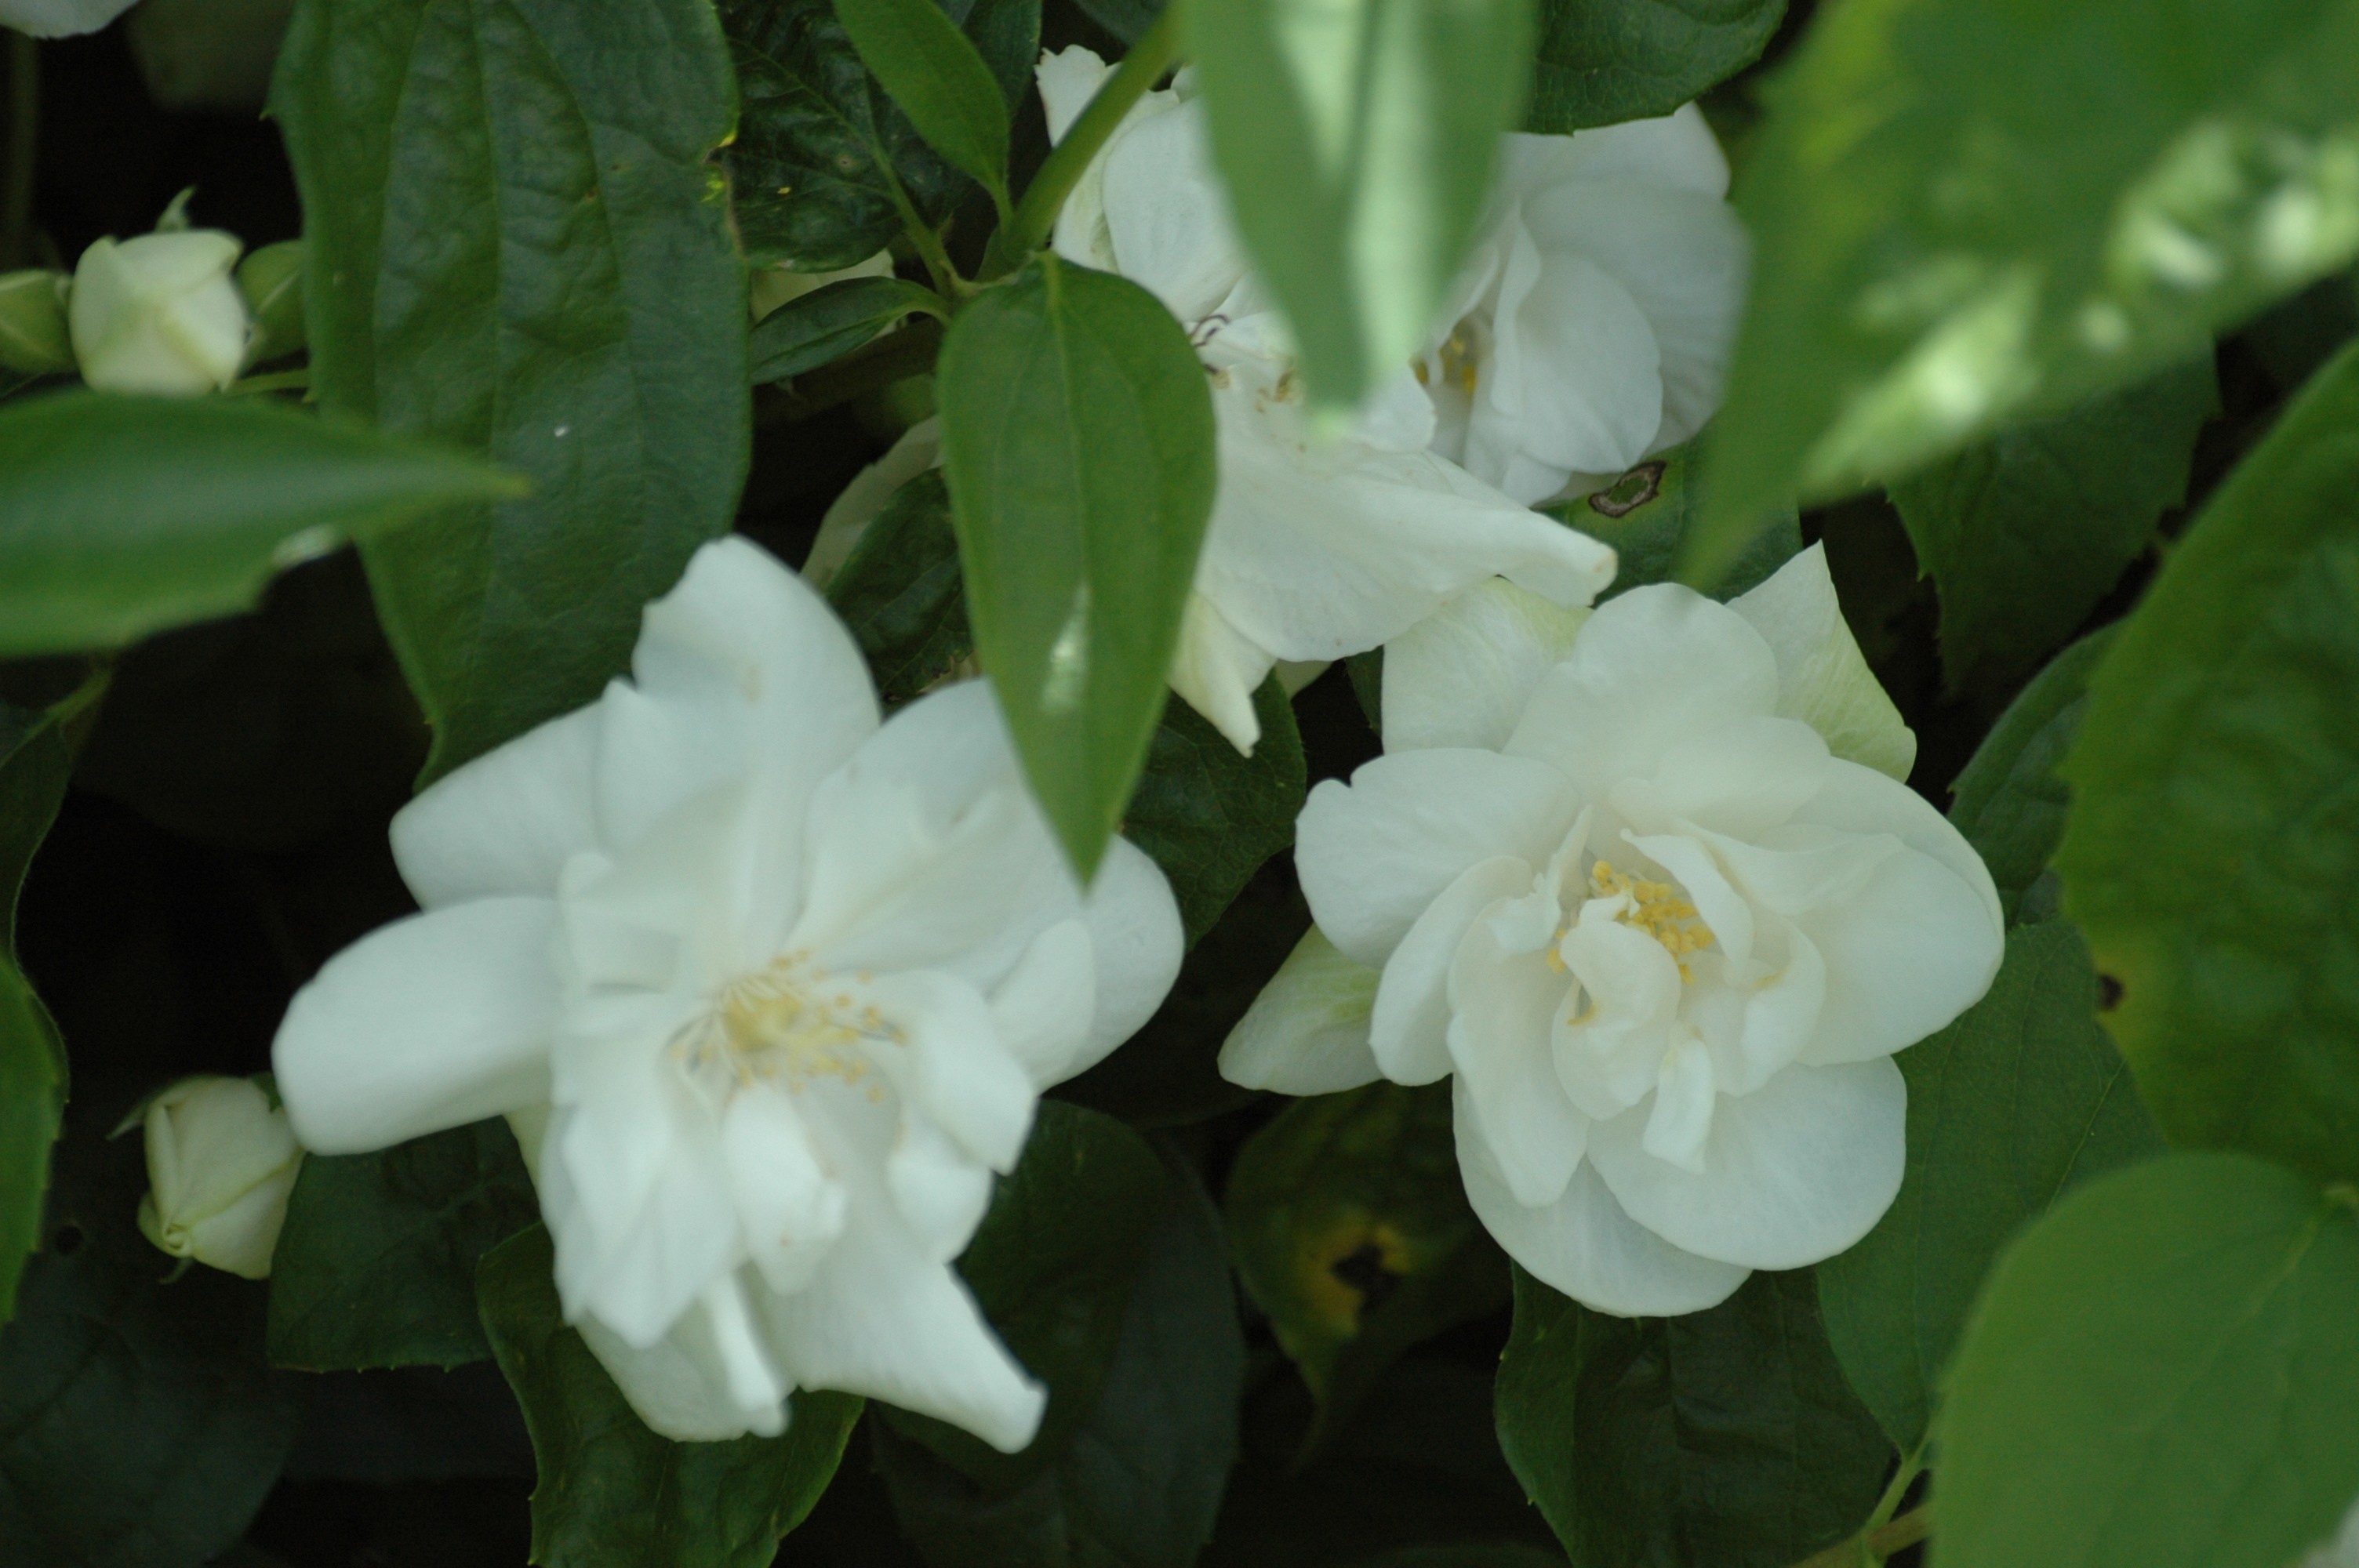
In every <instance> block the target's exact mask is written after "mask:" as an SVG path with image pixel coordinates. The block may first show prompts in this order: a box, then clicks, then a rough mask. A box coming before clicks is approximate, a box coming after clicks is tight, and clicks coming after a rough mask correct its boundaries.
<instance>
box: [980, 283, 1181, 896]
mask: <svg viewBox="0 0 2359 1568" xmlns="http://www.w3.org/2000/svg"><path fill="white" fill-rule="evenodd" d="M935 396H936V399H937V401H938V402H939V404H940V408H941V416H942V458H943V464H944V468H945V470H946V472H947V474H948V477H949V480H950V491H951V505H952V510H953V514H954V515H955V518H956V521H957V524H958V535H959V558H960V560H961V561H962V564H963V566H964V569H965V574H966V599H967V613H968V614H969V615H970V616H971V617H972V618H973V622H974V633H975V644H976V647H977V648H978V649H979V650H980V651H981V653H982V655H983V665H984V668H985V669H986V670H988V671H990V672H991V678H992V682H993V684H994V685H995V686H996V687H998V689H999V701H1000V707H1001V708H1002V710H1003V711H1004V712H1005V713H1006V716H1007V725H1008V729H1009V730H1011V731H1012V732H1013V733H1014V735H1015V738H1016V751H1017V752H1019V753H1020V754H1021V755H1022V757H1023V759H1024V765H1025V771H1026V772H1027V773H1028V774H1029V776H1030V778H1031V781H1032V789H1033V793H1034V794H1035V795H1038V797H1039V799H1040V803H1041V805H1042V806H1043V807H1044V808H1045V809H1046V810H1047V812H1048V815H1049V822H1050V824H1051V825H1052V826H1054V827H1055V828H1056V830H1057V834H1058V837H1059V838H1060V840H1061V841H1062V842H1063V844H1064V847H1065V853H1066V854H1067V856H1068V857H1070V858H1071V860H1072V862H1073V865H1074V867H1075V868H1076V869H1077V870H1078V871H1080V872H1081V873H1082V876H1083V877H1084V878H1086V877H1088V876H1089V875H1090V874H1091V873H1092V872H1093V871H1096V869H1097V863H1098V857H1099V856H1100V855H1101V854H1103V852H1104V849H1105V844H1106V839H1107V838H1109V837H1111V836H1112V834H1113V833H1114V826H1115V824H1116V822H1117V821H1119V820H1120V818H1121V816H1122V810H1123V806H1124V805H1125V803H1126V802H1127V801H1128V800H1129V798H1130V792H1131V786H1132V785H1133V784H1136V782H1137V780H1138V775H1139V771H1140V769H1141V768H1142V767H1143V766H1144V764H1145V762H1146V761H1147V745H1148V742H1149V741H1151V740H1152V739H1153V737H1154V734H1155V725H1156V717H1157V715H1158V714H1159V713H1160V712H1161V711H1162V708H1163V697H1164V690H1165V678H1166V676H1167V675H1168V673H1169V670H1170V668H1171V654H1172V651H1173V649H1174V648H1175V647H1176V646H1177V644H1178V642H1179V636H1180V611H1181V610H1182V609H1183V608H1184V607H1185V605H1186V603H1187V600H1188V592H1189V589H1190V584H1191V583H1192V581H1193V580H1194V576H1195V570H1196V551H1197V547H1198V546H1200V545H1201V543H1202V542H1203V536H1204V524H1205V522H1206V520H1207V519H1208V518H1210V516H1211V515H1212V488H1213V463H1212V395H1211V394H1210V393H1209V392H1208V391H1206V390H1205V386H1204V372H1203V369H1202V367H1201V366H1200V365H1199V364H1198V363H1197V362H1196V355H1195V351H1193V350H1192V349H1190V347H1189V346H1188V335H1187V334H1186V333H1185V332H1183V331H1182V330H1180V324H1179V323H1178V322H1177V321H1174V320H1173V319H1171V315H1170V312H1169V311H1167V310H1165V309H1164V308H1163V306H1162V303H1161V302H1160V301H1159V300H1158V299H1157V298H1156V297H1154V296H1153V295H1151V294H1149V293H1147V290H1145V289H1143V288H1141V287H1138V286H1137V285H1136V284H1135V283H1131V282H1128V281H1126V280H1125V279H1123V278H1119V277H1115V276H1111V275H1110V274H1107V273H1102V272H1092V271H1089V270H1087V269H1086V268H1082V267H1077V266H1072V265H1068V264H1067V263H1065V262H1062V261H1060V260H1059V259H1058V258H1057V257H1056V256H1054V255H1043V256H1041V257H1039V258H1038V259H1037V260H1036V261H1035V262H1034V263H1033V264H1032V265H1030V266H1028V267H1027V268H1026V269H1025V270H1024V271H1023V272H1022V273H1021V274H1019V275H1017V276H1016V279H1015V280H1014V281H1013V282H1012V283H1009V284H1006V285H1005V286H1002V287H995V288H991V289H988V290H986V291H985V292H984V293H983V294H982V295H980V296H978V297H976V298H975V299H974V300H973V302H972V303H971V304H969V305H968V306H967V307H966V308H965V309H963V310H962V311H960V312H959V316H958V319H957V320H956V321H954V322H952V323H951V330H950V332H949V335H948V336H947V337H946V338H945V339H944V340H943V342H942V355H941V361H940V365H939V366H938V368H937V369H936V372H935Z"/></svg>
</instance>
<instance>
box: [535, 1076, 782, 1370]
mask: <svg viewBox="0 0 2359 1568" xmlns="http://www.w3.org/2000/svg"><path fill="white" fill-rule="evenodd" d="M653 1087H654V1090H655V1092H654V1094H653V1095H652V1096H651V1097H650V1098H651V1100H652V1101H653V1102H654V1103H653V1104H652V1105H650V1106H649V1107H647V1108H646V1109H645V1110H644V1111H642V1112H641V1113H640V1114H639V1116H638V1117H625V1116H620V1115H618V1114H617V1113H618V1112H620V1111H622V1109H623V1108H620V1107H617V1106H615V1105H614V1104H613V1103H611V1097H601V1099H600V1102H599V1103H596V1104H593V1105H592V1106H587V1107H572V1108H562V1107H561V1108H560V1110H559V1113H558V1115H557V1117H556V1118H554V1119H552V1121H551V1123H550V1127H549V1142H548V1144H546V1145H545V1146H544V1147H543V1150H542V1153H541V1164H540V1188H541V1214H542V1217H544V1218H545V1219H546V1220H547V1221H548V1222H549V1236H550V1238H551V1239H552V1240H553V1241H554V1242H555V1243H556V1247H557V1289H558V1294H559V1296H560V1298H561V1299H562V1300H563V1301H564V1303H565V1314H566V1319H567V1321H568V1322H579V1321H581V1320H582V1318H583V1317H585V1316H592V1315H594V1316H595V1317H597V1318H598V1320H599V1321H600V1322H602V1323H603V1324H604V1325H606V1326H607V1327H609V1328H611V1329H613V1330H614V1332H615V1333H616V1334H619V1335H621V1336H623V1338H624V1339H625V1340H626V1341H628V1342H629V1343H631V1344H633V1345H636V1346H650V1345H653V1344H655V1343H656V1342H657V1341H658V1340H659V1339H661V1338H663V1337H664V1336H665V1335H667V1334H669V1333H670V1332H671V1330H672V1327H673V1325H676V1324H677V1323H678V1322H679V1317H680V1314H682V1313H684V1312H686V1311H688V1310H689V1308H690V1306H691V1305H693V1304H694V1303H695V1302H696V1301H697V1300H698V1298H699V1297H701V1296H702V1295H703V1293H704V1292H705V1290H706V1289H707V1287H709V1286H710V1285H711V1284H712V1281H714V1280H715V1279H717V1278H719V1277H720V1276H721V1275H722V1274H723V1273H724V1272H725V1271H728V1270H730V1269H733V1268H734V1267H735V1266H736V1265H737V1264H738V1263H739V1262H740V1261H742V1260H744V1259H745V1245H744V1240H743V1237H742V1234H741V1232H740V1230H739V1226H738V1217H737V1206H736V1202H735V1200H734V1196H733V1194H732V1192H731V1183H730V1175H729V1171H728V1168H727V1166H726V1165H725V1164H724V1163H723V1158H722V1146H721V1141H720V1140H718V1139H717V1138H715V1137H713V1136H712V1126H711V1122H710V1119H709V1116H708V1114H707V1113H706V1112H705V1111H704V1110H703V1108H702V1107H701V1106H698V1105H692V1104H689V1103H686V1101H687V1092H686V1090H685V1088H684V1087H680V1086H679V1080H678V1079H677V1078H676V1077H674V1076H671V1075H669V1074H666V1075H662V1076H659V1077H658V1078H656V1079H655V1081H654V1086H653ZM590 1111H595V1112H599V1113H602V1114H598V1115H592V1114H585V1113H586V1112H590ZM658 1117H660V1118H663V1119H666V1120H668V1121H671V1122H673V1123H674V1126H673V1128H672V1129H671V1133H672V1135H671V1136H670V1137H669V1138H668V1139H667V1140H666V1141H665V1147H664V1149H663V1152H662V1153H661V1155H660V1157H659V1158H658V1159H656V1160H654V1161H653V1162H652V1165H651V1169H649V1171H648V1174H647V1179H646V1180H644V1181H636V1182H632V1181H609V1180H607V1179H606V1173H607V1172H608V1171H609V1170H610V1169H613V1168H614V1167H615V1166H618V1165H620V1164H622V1163H624V1161H623V1160H621V1159H618V1158H617V1156H618V1155H623V1154H627V1153H631V1152H642V1153H643V1151H631V1150H629V1149H627V1148H626V1147H625V1145H626V1144H627V1143H628V1142H630V1141H634V1140H635V1139H636V1140H643V1139H644V1138H645V1135H646V1134H647V1132H648V1131H649V1130H650V1124H651V1122H652V1120H653V1119H655V1118H658ZM618 1124H621V1125H620V1132H619V1135H618ZM633 1163H645V1162H644V1161H643V1160H642V1161H635V1162H633ZM585 1198H586V1199H587V1200H588V1201H585Z"/></svg>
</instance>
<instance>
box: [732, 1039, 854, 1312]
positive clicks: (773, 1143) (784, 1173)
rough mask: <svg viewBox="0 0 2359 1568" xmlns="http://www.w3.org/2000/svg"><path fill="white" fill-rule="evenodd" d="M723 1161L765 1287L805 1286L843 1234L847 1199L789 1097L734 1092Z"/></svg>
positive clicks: (775, 1091) (759, 1090)
mask: <svg viewBox="0 0 2359 1568" xmlns="http://www.w3.org/2000/svg"><path fill="white" fill-rule="evenodd" d="M721 1158H722V1163H723V1165H724V1166H725V1167H726V1168H727V1170H728V1173H729V1190H730V1193H731V1195H732V1196H733V1197H734V1199H735V1200H736V1206H737V1223H738V1225H739V1226H740V1227H741V1228H742V1229H743V1231H744V1234H745V1249H746V1250H747V1251H748V1252H749V1253H750V1254H752V1257H753V1261H754V1266H755V1267H756V1269H758V1270H760V1271H761V1275H762V1279H763V1281H764V1282H765V1283H766V1284H767V1285H768V1286H769V1287H770V1288H771V1289H772V1290H774V1291H782V1292H784V1291H799V1290H800V1289H802V1288H803V1287H804V1286H805V1285H807V1284H809V1283H810V1281H811V1276H812V1275H813V1274H815V1273H817V1272H818V1271H819V1266H820V1264H821V1262H822V1261H824V1260H825V1259H826V1257H827V1249H828V1248H829V1247H830V1245H832V1243H833V1242H834V1240H835V1238H837V1237H838V1236H840V1235H842V1234H843V1217H844V1213H845V1209H846V1207H847V1205H848V1202H849V1199H848V1197H847V1195H846V1194H845V1193H844V1190H843V1184H842V1183H840V1182H836V1181H834V1180H832V1179H831V1178H830V1177H829V1175H828V1173H827V1172H826V1171H825V1170H824V1169H822V1168H821V1165H820V1162H819V1158H818V1154H817V1152H816V1151H815V1150H814V1149H813V1148H812V1146H811V1140H810V1133H809V1132H808V1131H806V1130H804V1127H803V1123H802V1118H801V1117H799V1116H798V1115H797V1114H796V1113H795V1105H794V1098H793V1097H792V1096H791V1095H789V1094H788V1093H787V1092H786V1091H784V1090H783V1089H781V1088H779V1087H777V1086H776V1085H773V1084H766V1083H757V1084H753V1085H750V1086H748V1087H745V1088H743V1089H741V1090H739V1091H738V1093H737V1094H736V1095H735V1096H734V1097H733V1098H731V1100H730V1102H729V1108H728V1109H727V1110H725V1111H724V1112H723V1113H722V1118H721Z"/></svg>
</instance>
